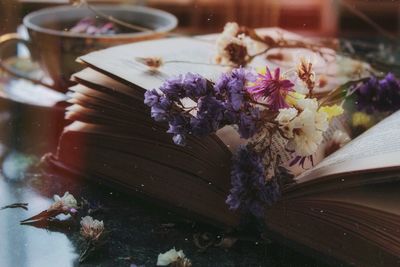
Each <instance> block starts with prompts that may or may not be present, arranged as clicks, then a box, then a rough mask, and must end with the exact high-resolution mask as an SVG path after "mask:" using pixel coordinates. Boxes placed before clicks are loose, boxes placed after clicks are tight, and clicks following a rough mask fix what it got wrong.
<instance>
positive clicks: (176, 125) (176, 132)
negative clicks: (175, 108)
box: [167, 113, 190, 146]
mask: <svg viewBox="0 0 400 267" xmlns="http://www.w3.org/2000/svg"><path fill="white" fill-rule="evenodd" d="M189 131H190V118H189V117H188V116H185V115H183V114H179V113H177V114H173V115H171V116H170V118H169V128H168V131H167V133H171V134H173V137H172V140H173V141H174V143H175V144H177V145H181V146H183V145H185V144H186V134H187V133H188V132H189Z"/></svg>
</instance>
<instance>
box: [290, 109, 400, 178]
mask: <svg viewBox="0 0 400 267" xmlns="http://www.w3.org/2000/svg"><path fill="white" fill-rule="evenodd" d="M399 136H400V111H397V112H396V113H394V114H392V115H391V116H389V117H388V118H386V119H384V120H383V121H381V122H380V123H378V124H377V125H375V126H374V127H372V128H371V129H369V130H368V131H366V132H365V133H363V134H361V135H360V136H358V137H357V138H355V139H354V140H352V141H351V142H350V143H349V144H347V145H346V146H344V147H343V148H341V149H340V150H338V151H337V152H335V153H333V154H332V155H330V156H329V157H327V158H325V159H324V160H323V161H321V163H319V164H318V165H317V166H315V167H314V168H313V169H311V170H309V171H306V172H304V173H303V174H302V175H300V176H299V177H297V178H296V180H297V181H298V182H299V183H301V182H306V181H310V180H313V179H316V178H321V177H323V176H329V175H334V174H341V173H349V172H359V171H368V170H373V169H388V168H390V169H392V168H399V167H400V138H399Z"/></svg>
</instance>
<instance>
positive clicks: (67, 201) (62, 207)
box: [21, 192, 78, 223]
mask: <svg viewBox="0 0 400 267" xmlns="http://www.w3.org/2000/svg"><path fill="white" fill-rule="evenodd" d="M77 209H78V203H77V201H76V199H75V198H74V196H73V195H71V194H70V193H69V192H65V193H64V196H62V197H60V196H59V195H54V203H53V204H51V206H50V207H49V208H48V209H47V210H45V211H42V212H40V213H39V214H36V215H35V216H32V217H30V218H28V219H26V220H23V221H21V223H28V222H33V221H41V220H47V219H51V218H54V217H56V216H58V215H60V214H65V215H67V214H74V213H76V212H77Z"/></svg>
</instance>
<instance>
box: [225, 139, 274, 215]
mask: <svg viewBox="0 0 400 267" xmlns="http://www.w3.org/2000/svg"><path fill="white" fill-rule="evenodd" d="M231 183H232V188H231V190H230V194H229V195H228V198H227V200H226V203H227V204H228V205H229V207H230V209H232V210H241V211H242V212H245V213H251V214H253V215H254V216H256V217H259V218H260V217H263V215H264V209H265V205H266V204H267V205H271V204H272V203H273V202H275V201H276V200H277V196H278V195H279V185H278V184H277V183H276V182H275V180H273V181H271V182H269V183H268V184H266V183H265V168H264V165H263V162H262V157H261V156H260V155H259V154H257V153H256V152H255V151H254V150H253V149H251V148H249V147H245V146H242V147H240V148H239V149H238V151H237V152H236V154H235V155H234V157H233V162H232V170H231Z"/></svg>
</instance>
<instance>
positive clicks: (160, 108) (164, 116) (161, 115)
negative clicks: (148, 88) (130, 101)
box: [151, 96, 172, 121]
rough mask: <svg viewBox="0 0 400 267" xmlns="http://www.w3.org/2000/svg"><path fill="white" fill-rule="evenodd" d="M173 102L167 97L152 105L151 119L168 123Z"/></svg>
mask: <svg viewBox="0 0 400 267" xmlns="http://www.w3.org/2000/svg"><path fill="white" fill-rule="evenodd" d="M171 107H172V102H171V101H170V100H169V99H168V98H166V97H165V96H161V97H159V99H158V101H157V102H154V103H153V105H151V117H152V118H153V119H154V120H155V121H166V120H168V116H169V114H170V110H171Z"/></svg>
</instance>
